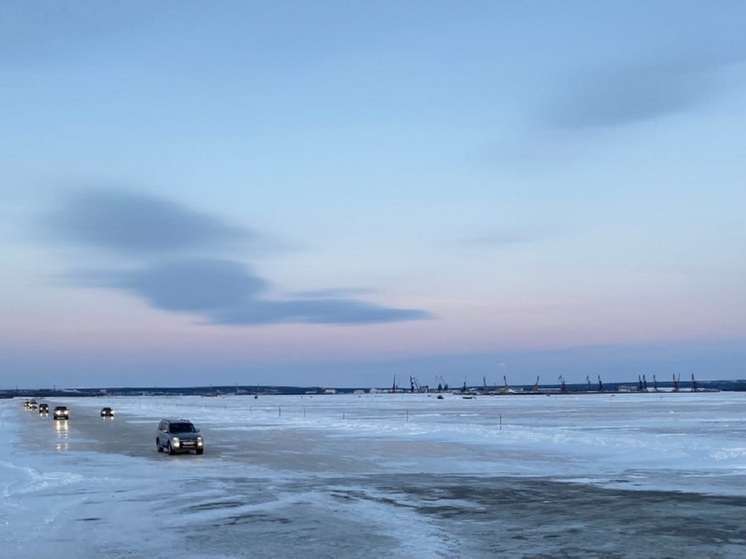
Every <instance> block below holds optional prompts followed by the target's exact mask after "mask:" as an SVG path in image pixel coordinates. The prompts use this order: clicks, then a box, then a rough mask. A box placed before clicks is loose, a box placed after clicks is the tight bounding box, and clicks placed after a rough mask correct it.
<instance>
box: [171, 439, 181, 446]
mask: <svg viewBox="0 0 746 559" xmlns="http://www.w3.org/2000/svg"><path fill="white" fill-rule="evenodd" d="M172 440H173V443H174V446H179V444H180V443H179V437H174V438H173V439H172Z"/></svg>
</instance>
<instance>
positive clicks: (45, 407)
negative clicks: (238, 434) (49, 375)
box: [23, 400, 205, 455]
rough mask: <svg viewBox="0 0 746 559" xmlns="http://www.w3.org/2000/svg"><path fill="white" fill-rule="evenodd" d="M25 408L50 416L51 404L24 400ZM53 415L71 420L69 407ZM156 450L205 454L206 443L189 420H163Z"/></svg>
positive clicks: (104, 413) (105, 413)
mask: <svg viewBox="0 0 746 559" xmlns="http://www.w3.org/2000/svg"><path fill="white" fill-rule="evenodd" d="M23 407H24V408H25V409H27V410H32V411H38V412H39V415H48V414H49V404H47V403H46V402H42V403H37V402H36V400H24V401H23ZM52 413H53V419H55V420H63V421H66V420H68V419H70V410H69V409H68V408H67V406H55V408H54V411H53V412H52ZM100 415H101V417H104V418H107V417H108V418H113V417H114V410H113V409H112V408H111V407H109V406H106V407H103V408H101V411H100ZM155 448H156V450H157V451H158V452H166V453H168V454H170V455H174V454H184V453H187V452H192V451H194V452H195V453H196V454H203V453H204V452H205V441H204V438H203V437H202V434H201V433H200V430H199V429H197V427H195V426H194V424H193V423H192V422H191V421H189V420H188V419H161V421H160V422H159V423H158V429H157V431H156V436H155Z"/></svg>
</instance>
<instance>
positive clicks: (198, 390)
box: [0, 380, 746, 398]
mask: <svg viewBox="0 0 746 559" xmlns="http://www.w3.org/2000/svg"><path fill="white" fill-rule="evenodd" d="M657 387H658V390H659V391H665V392H671V391H673V390H674V389H675V386H674V383H673V382H658V383H657ZM489 388H490V391H491V393H496V394H499V393H500V392H501V390H500V387H499V386H498V387H494V390H493V387H489ZM678 388H679V391H681V392H692V391H694V392H700V391H701V392H712V391H728V392H746V380H711V381H697V382H696V385H695V386H694V387H693V386H692V383H690V382H681V383H680V384H679V387H678ZM483 390H484V387H483V386H481V385H480V386H465V387H458V388H456V389H454V388H450V389H449V390H448V392H469V393H476V394H479V393H480V392H483ZM424 391H425V389H423V387H420V389H419V390H417V392H424ZM426 391H427V392H428V393H433V394H435V393H438V390H437V389H436V388H429V389H427V390H426ZM538 391H539V392H540V393H552V394H555V393H563V392H564V393H567V394H583V393H594V394H597V393H599V392H655V391H656V390H655V389H653V388H652V387H651V385H650V383H648V384H647V387H646V388H642V387H641V386H639V385H638V384H637V383H614V382H610V383H606V384H604V385H603V389H602V390H599V387H598V386H597V385H590V386H589V385H588V384H565V385H564V387H563V386H561V385H542V386H541V387H539V389H538ZM369 392H377V393H386V392H391V389H390V388H385V387H384V388H373V389H371V388H344V387H343V388H329V387H323V388H322V387H318V386H209V387H208V386H186V387H184V386H182V387H155V386H151V387H118V388H75V389H54V388H46V389H44V388H40V389H23V388H16V389H12V390H9V389H5V390H0V398H14V397H24V398H50V397H53V396H57V397H62V396H65V397H76V396H79V397H96V396H205V397H215V396H228V395H238V396H270V395H288V394H290V395H314V394H355V393H358V394H359V393H369ZM397 392H398V393H408V392H410V390H406V389H403V388H398V389H397ZM511 393H512V394H513V393H515V394H532V393H535V390H534V387H533V385H523V386H521V385H516V386H511Z"/></svg>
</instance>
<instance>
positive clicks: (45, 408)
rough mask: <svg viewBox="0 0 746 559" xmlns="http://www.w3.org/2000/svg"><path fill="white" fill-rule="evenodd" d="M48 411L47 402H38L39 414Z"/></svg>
mask: <svg viewBox="0 0 746 559" xmlns="http://www.w3.org/2000/svg"><path fill="white" fill-rule="evenodd" d="M44 413H49V404H43V403H42V404H39V414H44Z"/></svg>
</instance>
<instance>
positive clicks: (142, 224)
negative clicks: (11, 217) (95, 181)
mask: <svg viewBox="0 0 746 559" xmlns="http://www.w3.org/2000/svg"><path fill="white" fill-rule="evenodd" d="M46 225H47V229H48V231H49V233H50V234H51V235H52V236H54V238H55V239H56V240H63V241H68V242H71V243H75V244H78V245H83V246H86V247H91V248H98V249H102V250H105V251H108V252H112V253H116V254H120V255H135V256H138V255H157V254H173V253H176V252H183V251H194V250H208V249H209V250H214V249H216V248H223V247H226V248H227V247H230V246H232V245H233V244H235V243H236V242H237V241H246V240H248V239H251V238H254V237H256V234H255V233H253V232H252V231H249V230H246V229H239V228H237V227H232V226H230V225H228V224H226V223H224V222H223V221H222V220H220V219H217V218H214V217H212V216H209V215H206V214H203V213H200V212H195V211H192V210H189V209H187V208H185V207H183V206H181V205H179V204H176V203H174V202H171V201H168V200H165V199H162V198H157V197H154V196H148V195H144V194H138V193H134V192H129V191H125V190H116V189H109V190H79V191H75V192H71V193H67V194H66V195H65V196H64V197H63V198H62V200H61V203H60V204H59V205H58V206H57V207H55V208H54V210H53V211H52V213H51V214H50V215H49V216H48V217H47V220H46Z"/></svg>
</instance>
